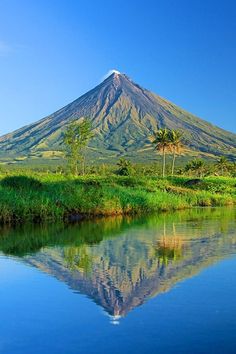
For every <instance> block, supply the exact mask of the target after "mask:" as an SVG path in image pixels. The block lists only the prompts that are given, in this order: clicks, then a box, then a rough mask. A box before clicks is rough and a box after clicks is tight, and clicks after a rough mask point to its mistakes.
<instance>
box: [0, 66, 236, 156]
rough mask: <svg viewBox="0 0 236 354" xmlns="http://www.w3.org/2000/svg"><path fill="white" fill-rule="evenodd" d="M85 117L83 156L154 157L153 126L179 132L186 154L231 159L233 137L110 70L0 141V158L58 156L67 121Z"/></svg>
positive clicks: (234, 152) (235, 139)
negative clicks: (90, 133) (88, 135)
mask: <svg viewBox="0 0 236 354" xmlns="http://www.w3.org/2000/svg"><path fill="white" fill-rule="evenodd" d="M84 118H87V119H89V120H90V121H91V123H92V127H93V130H94V133H95V137H94V139H93V140H92V141H91V142H90V145H89V148H88V155H89V156H90V158H91V159H96V160H97V161H98V160H99V159H100V160H101V161H104V160H111V159H115V158H117V157H121V156H124V157H128V158H131V159H133V160H135V161H140V160H143V161H147V160H152V159H154V158H155V152H154V151H153V146H152V144H151V141H150V139H151V137H152V136H153V134H154V133H155V131H156V130H157V129H158V127H159V128H163V127H166V128H169V129H178V130H181V131H182V132H183V135H184V144H185V146H186V148H187V151H188V154H190V155H193V156H208V157H209V156H210V157H214V156H219V155H225V156H227V157H229V158H230V159H235V158H236V134H234V133H231V132H228V131H225V130H223V129H221V128H219V127H216V126H214V125H212V124H210V123H208V122H206V121H204V120H202V119H200V118H198V117H196V116H194V115H192V114H191V113H188V112H187V111H185V110H183V109H182V108H180V107H178V106H176V105H175V104H173V103H171V102H169V101H168V100H166V99H164V98H162V97H160V96H158V95H156V94H154V93H152V92H150V91H148V90H146V89H144V88H142V87H141V86H139V85H138V84H136V83H134V82H133V81H132V80H131V79H130V78H128V77H127V76H126V75H125V74H121V73H119V72H117V71H115V72H113V73H112V74H111V75H110V76H109V77H108V78H106V79H105V80H104V81H103V82H102V83H101V84H99V85H98V86H96V87H95V88H94V89H92V90H90V91H89V92H87V93H86V94H84V95H83V96H81V97H79V98H78V99H76V100H75V101H73V102H72V103H70V104H68V105H66V106H65V107H63V108H61V109H60V110H58V111H56V112H55V113H53V114H51V115H49V116H47V117H45V118H43V119H41V120H39V121H37V122H36V123H33V124H30V125H28V126H25V127H23V128H21V129H18V130H16V131H14V132H13V133H10V134H7V135H4V136H2V137H1V138H0V152H1V156H4V157H8V158H11V157H12V158H13V157H14V158H15V157H17V156H19V157H20V156H21V157H26V156H27V157H29V158H30V157H34V158H37V157H38V158H40V157H41V158H42V157H43V158H50V157H51V158H52V157H59V156H60V154H62V151H63V150H64V147H63V134H64V131H65V129H66V128H67V126H68V124H70V122H72V121H74V120H77V121H80V120H82V119H84Z"/></svg>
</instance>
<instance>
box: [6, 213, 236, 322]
mask: <svg viewBox="0 0 236 354" xmlns="http://www.w3.org/2000/svg"><path fill="white" fill-rule="evenodd" d="M36 231H37V230H33V231H32V232H33V233H31V234H32V240H31V243H34V241H36V240H37V242H36V246H37V247H38V249H37V247H36V249H35V247H32V244H30V243H29V231H28V237H27V236H25V238H24V237H23V239H26V240H28V244H27V245H28V248H29V252H32V248H33V249H34V250H35V251H36V250H37V252H36V253H34V254H32V253H31V254H29V255H24V258H23V259H24V262H27V263H28V264H31V265H33V266H35V267H37V268H39V269H41V270H43V271H44V272H47V273H49V274H51V275H53V276H55V277H56V278H57V279H59V280H60V281H63V282H65V283H66V284H68V286H69V287H70V288H71V289H73V290H74V291H78V292H80V293H83V294H86V295H87V296H89V297H90V298H92V299H93V300H94V301H95V302H96V303H97V304H99V305H101V306H102V307H103V308H104V309H105V311H106V312H108V313H109V314H110V315H112V316H115V318H116V317H119V316H124V315H126V314H127V312H128V311H130V310H131V309H132V308H134V307H136V306H139V305H140V304H142V303H143V302H144V301H146V300H147V299H149V298H150V297H153V296H155V295H156V294H158V293H161V292H164V291H166V290H168V289H169V288H170V287H172V286H173V285H174V284H176V283H177V282H178V281H181V280H183V279H185V278H188V277H191V276H193V275H194V274H196V273H197V272H199V271H200V270H201V269H202V268H204V267H206V266H208V265H209V264H212V263H214V262H216V261H217V260H219V259H221V258H224V257H226V256H227V255H229V254H232V253H233V252H234V250H235V245H236V232H235V210H228V211H226V210H225V209H221V210H217V209H215V210H195V211H187V212H183V213H178V214H174V215H172V216H169V215H163V216H158V217H157V216H154V217H148V218H145V219H142V218H139V219H124V218H118V219H108V220H100V221H97V222H94V223H92V222H87V223H84V224H82V225H78V226H70V227H68V228H67V229H65V228H64V227H63V226H61V228H60V227H59V226H58V228H56V229H54V230H51V233H50V230H45V229H42V228H41V229H40V230H38V231H37V232H36ZM24 232H25V233H26V234H27V230H24ZM24 232H20V233H19V235H17V233H15V235H14V236H13V234H12V231H11V230H8V235H7V233H6V232H5V233H4V234H3V236H2V238H1V241H0V247H1V249H2V250H3V251H4V252H5V253H11V254H14V255H18V254H17V249H18V248H17V245H21V246H20V247H21V252H20V255H21V256H22V255H23V254H24V253H28V252H27V247H26V248H25V249H24V248H22V242H21V241H20V240H22V233H23V234H24ZM35 233H36V234H35ZM45 233H46V237H44V235H45ZM20 235H21V236H20ZM39 235H40V236H39ZM52 235H53V236H52ZM18 238H19V240H18ZM175 239H176V240H180V241H181V243H180V242H179V241H178V249H177V250H175V247H177V246H175V244H176V243H175V242H173V240H175ZM17 240H18V241H17ZM13 241H14V242H13ZM12 244H14V247H10V246H12ZM7 247H8V248H7ZM22 249H23V251H24V252H23V251H22ZM13 251H14V252H13ZM175 251H176V252H175Z"/></svg>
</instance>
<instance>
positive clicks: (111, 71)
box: [101, 69, 120, 81]
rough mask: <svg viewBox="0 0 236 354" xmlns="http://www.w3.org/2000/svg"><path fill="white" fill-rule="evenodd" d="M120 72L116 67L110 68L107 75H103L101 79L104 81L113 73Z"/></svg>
mask: <svg viewBox="0 0 236 354" xmlns="http://www.w3.org/2000/svg"><path fill="white" fill-rule="evenodd" d="M114 73H115V74H120V72H119V71H118V70H116V69H111V70H109V71H108V72H107V73H106V75H104V76H103V77H102V79H101V81H103V80H105V79H106V78H107V77H109V76H110V75H111V74H114Z"/></svg>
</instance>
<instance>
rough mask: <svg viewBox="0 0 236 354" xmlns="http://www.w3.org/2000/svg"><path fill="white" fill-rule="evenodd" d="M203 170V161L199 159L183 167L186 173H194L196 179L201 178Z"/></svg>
mask: <svg viewBox="0 0 236 354" xmlns="http://www.w3.org/2000/svg"><path fill="white" fill-rule="evenodd" d="M204 168H205V163H204V161H203V160H200V159H194V160H192V161H190V162H188V163H187V164H186V166H185V171H186V172H189V171H190V172H191V171H192V172H194V173H195V174H196V175H197V176H198V177H200V178H202V177H203V172H204Z"/></svg>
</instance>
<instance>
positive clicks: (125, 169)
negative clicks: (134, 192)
mask: <svg viewBox="0 0 236 354" xmlns="http://www.w3.org/2000/svg"><path fill="white" fill-rule="evenodd" d="M117 166H118V170H117V174H118V175H119V176H130V175H131V174H132V165H131V162H130V161H129V160H126V159H125V158H123V157H121V158H120V159H119V161H118V162H117Z"/></svg>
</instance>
